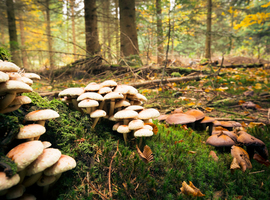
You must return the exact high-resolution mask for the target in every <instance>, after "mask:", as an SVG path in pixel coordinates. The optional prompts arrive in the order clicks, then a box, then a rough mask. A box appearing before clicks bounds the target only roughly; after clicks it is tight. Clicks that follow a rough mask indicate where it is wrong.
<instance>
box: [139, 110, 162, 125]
mask: <svg viewBox="0 0 270 200" xmlns="http://www.w3.org/2000/svg"><path fill="white" fill-rule="evenodd" d="M159 115H160V113H159V111H158V110H156V109H154V108H148V109H144V110H142V111H141V112H139V115H138V118H139V119H142V120H144V122H145V123H151V122H149V120H150V119H154V118H158V117H159Z"/></svg>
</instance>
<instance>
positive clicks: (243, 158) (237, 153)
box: [231, 145, 252, 172]
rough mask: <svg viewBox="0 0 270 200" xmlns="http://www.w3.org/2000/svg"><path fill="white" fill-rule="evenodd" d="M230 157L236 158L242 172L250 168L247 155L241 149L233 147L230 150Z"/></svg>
mask: <svg viewBox="0 0 270 200" xmlns="http://www.w3.org/2000/svg"><path fill="white" fill-rule="evenodd" d="M231 155H232V156H233V157H234V158H236V160H237V162H238V164H239V165H240V166H241V168H242V171H243V172H245V171H246V169H251V168H252V164H251V162H250V159H249V155H248V153H247V152H246V151H245V150H244V149H243V148H241V147H238V146H235V145H233V146H232V148H231Z"/></svg>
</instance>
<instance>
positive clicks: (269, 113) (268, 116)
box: [267, 108, 270, 123]
mask: <svg viewBox="0 0 270 200" xmlns="http://www.w3.org/2000/svg"><path fill="white" fill-rule="evenodd" d="M267 119H268V122H269V123H270V108H269V109H268V113H267Z"/></svg>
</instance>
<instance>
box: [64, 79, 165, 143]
mask: <svg viewBox="0 0 270 200" xmlns="http://www.w3.org/2000/svg"><path fill="white" fill-rule="evenodd" d="M59 97H60V98H61V100H62V101H63V102H66V103H68V104H72V105H73V107H74V108H76V109H77V110H78V111H80V112H84V113H86V114H89V115H90V117H91V118H94V121H93V125H92V128H95V126H96V124H97V122H98V120H99V119H100V118H101V117H103V118H106V119H108V120H111V121H115V125H114V126H113V130H114V131H117V132H119V133H121V134H123V138H124V140H125V144H127V141H128V133H130V132H133V134H134V137H136V138H137V137H140V138H141V139H140V143H141V142H142V137H150V136H152V135H153V131H152V129H153V127H152V126H149V125H148V126H146V125H147V123H151V122H152V121H151V120H152V119H155V118H157V117H159V115H160V113H159V111H158V110H156V109H154V108H148V109H145V108H144V107H143V106H142V104H143V103H144V102H145V101H147V98H146V97H145V96H143V95H142V94H140V93H139V92H138V90H137V89H136V88H134V87H132V86H130V85H119V84H117V83H116V82H115V81H113V80H106V81H104V82H102V83H100V84H98V83H95V82H91V83H89V84H88V85H87V86H86V87H85V88H68V89H65V90H63V91H61V92H60V93H59Z"/></svg>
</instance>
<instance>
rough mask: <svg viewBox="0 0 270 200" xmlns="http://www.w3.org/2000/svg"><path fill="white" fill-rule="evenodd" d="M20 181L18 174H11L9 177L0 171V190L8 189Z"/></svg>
mask: <svg viewBox="0 0 270 200" xmlns="http://www.w3.org/2000/svg"><path fill="white" fill-rule="evenodd" d="M19 182H20V176H19V174H15V175H13V176H12V177H11V178H9V177H7V176H6V173H5V172H0V191H2V190H5V189H9V188H11V187H12V186H14V185H17V184H18V183H19Z"/></svg>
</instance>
